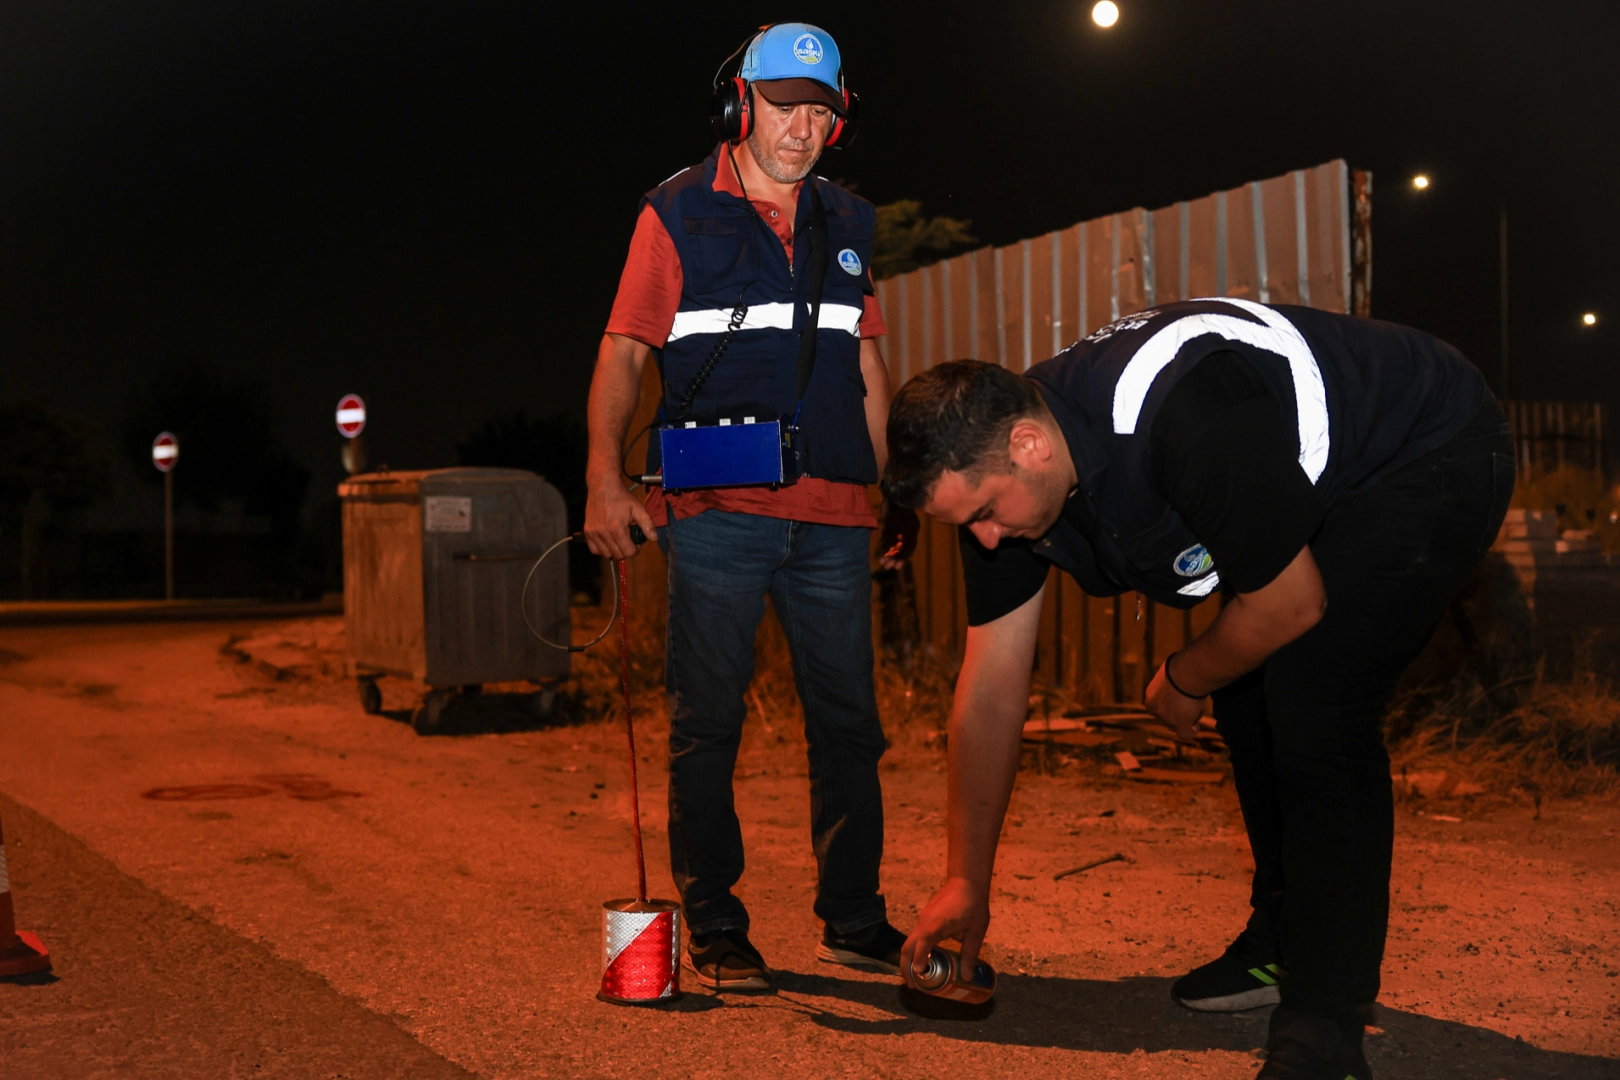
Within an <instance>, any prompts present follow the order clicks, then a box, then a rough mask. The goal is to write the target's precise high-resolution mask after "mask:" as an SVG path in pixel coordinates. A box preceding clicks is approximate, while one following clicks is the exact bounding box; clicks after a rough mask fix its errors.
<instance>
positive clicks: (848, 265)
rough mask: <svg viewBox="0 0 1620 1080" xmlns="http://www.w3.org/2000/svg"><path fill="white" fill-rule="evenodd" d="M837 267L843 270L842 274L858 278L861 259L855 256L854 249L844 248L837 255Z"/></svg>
mask: <svg viewBox="0 0 1620 1080" xmlns="http://www.w3.org/2000/svg"><path fill="white" fill-rule="evenodd" d="M838 265H839V266H841V267H843V268H844V273H846V274H849V275H852V276H855V277H859V276H860V273H861V257H860V256H859V255H857V254H855V249H854V248H845V249H844V250H843V251H840V252H839V253H838Z"/></svg>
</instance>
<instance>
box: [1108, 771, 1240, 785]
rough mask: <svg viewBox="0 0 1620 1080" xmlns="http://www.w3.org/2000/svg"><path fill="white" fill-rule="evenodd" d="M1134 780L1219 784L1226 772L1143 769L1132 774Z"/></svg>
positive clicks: (1164, 782) (1224, 777) (1162, 782)
mask: <svg viewBox="0 0 1620 1080" xmlns="http://www.w3.org/2000/svg"><path fill="white" fill-rule="evenodd" d="M1130 777H1131V779H1132V780H1144V781H1149V782H1157V783H1161V784H1218V783H1220V782H1221V781H1222V780H1225V779H1226V774H1225V773H1224V772H1201V771H1198V770H1194V769H1153V768H1147V769H1141V768H1139V769H1138V770H1137V771H1135V772H1133V773H1131V774H1130Z"/></svg>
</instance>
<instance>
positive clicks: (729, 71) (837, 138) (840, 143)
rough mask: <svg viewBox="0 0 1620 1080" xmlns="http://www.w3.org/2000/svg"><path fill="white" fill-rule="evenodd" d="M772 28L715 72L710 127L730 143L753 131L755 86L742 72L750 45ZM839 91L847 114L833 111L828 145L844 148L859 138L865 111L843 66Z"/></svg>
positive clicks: (761, 30)
mask: <svg viewBox="0 0 1620 1080" xmlns="http://www.w3.org/2000/svg"><path fill="white" fill-rule="evenodd" d="M772 25H774V24H772ZM770 28H771V27H770V26H763V27H761V28H760V30H759V33H758V34H753V35H750V36H749V38H748V39H747V40H746V41H744V42H743V43H742V44H741V45H740V46H738V47H737V51H736V52H734V53H732V54H731V55H730V56H728V57H727V58H726V61H725V63H723V64H721V65H720V70H719V71H717V72H715V73H714V97H713V98H712V99H711V100H710V102H709V126H710V127H712V128H713V129H714V133H715V135H716V136H717V137H718V138H721V139H724V140H725V141H726V142H729V143H739V142H742V141H743V140H744V139H746V138H748V136H749V135H751V134H753V131H754V88H753V87H752V86H751V85H749V82H748V80H747V79H744V78H743V77H742V75H741V74H740V72H741V71H742V63H743V56H744V55H745V54H746V53H747V52H748V46H750V45H752V44H753V43H754V40H755V39H756V38H758V37H759V35H760V34H763V33H764V32H765V31H766V30H769V29H770ZM838 91H839V93H840V94H842V95H843V98H844V113H843V115H842V116H839V115H838V114H837V113H834V114H833V126H832V130H831V131H830V132H828V133H827V142H826V145H827V146H829V147H833V148H836V149H839V150H842V149H843V148H844V147H846V146H848V145H849V144H850V143H852V142H854V141H855V128H856V121H857V120H858V119H859V118H860V112H861V98H860V95H859V94H856V93H853V92H852V91H851V90H850V88H849V87H848V86H846V85H845V84H844V72H843V69H842V68H840V69H839V71H838Z"/></svg>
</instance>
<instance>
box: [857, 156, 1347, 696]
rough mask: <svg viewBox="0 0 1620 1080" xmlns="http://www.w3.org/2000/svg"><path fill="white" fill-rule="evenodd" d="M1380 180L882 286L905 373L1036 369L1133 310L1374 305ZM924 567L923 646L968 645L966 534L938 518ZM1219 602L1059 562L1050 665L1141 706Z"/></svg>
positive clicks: (1338, 173) (1311, 185)
mask: <svg viewBox="0 0 1620 1080" xmlns="http://www.w3.org/2000/svg"><path fill="white" fill-rule="evenodd" d="M1369 187H1370V178H1369V177H1368V175H1367V174H1365V173H1360V172H1357V173H1354V174H1352V172H1351V170H1350V169H1349V168H1348V167H1347V166H1346V165H1345V163H1344V162H1343V161H1333V162H1329V163H1327V164H1325V165H1320V166H1317V167H1316V168H1313V169H1301V170H1298V171H1295V172H1291V173H1288V174H1287V175H1284V176H1279V177H1274V178H1272V179H1270V180H1258V181H1255V182H1253V183H1249V184H1245V185H1243V186H1242V187H1239V188H1235V189H1233V190H1231V191H1219V192H1216V193H1214V194H1212V195H1208V196H1205V197H1204V198H1202V199H1195V200H1191V201H1187V202H1179V203H1176V204H1174V205H1173V206H1166V207H1163V208H1161V209H1158V210H1144V209H1140V208H1138V209H1134V210H1127V211H1124V212H1121V213H1117V214H1111V215H1109V216H1107V217H1102V218H1097V219H1094V220H1092V221H1084V222H1081V223H1080V224H1078V225H1074V226H1071V227H1069V228H1067V229H1063V230H1060V231H1057V232H1052V233H1048V234H1046V235H1044V236H1038V237H1034V238H1031V239H1028V240H1023V241H1020V242H1018V243H1015V244H1010V245H1008V246H1006V247H1000V248H985V249H982V250H979V251H973V252H969V253H967V254H965V255H960V256H958V257H956V258H954V259H948V260H945V261H943V262H940V263H936V264H934V265H933V266H928V267H924V268H922V269H920V270H915V271H912V272H911V273H909V274H904V275H901V276H899V277H895V278H890V279H888V280H886V281H881V282H879V283H878V296H879V299H880V300H881V301H882V305H883V311H884V314H885V317H886V318H887V320H888V323H889V333H890V337H889V341H888V343H887V348H886V353H887V359H888V362H889V370H890V375H891V377H892V378H893V380H894V382H895V385H896V386H898V385H899V384H900V383H902V382H904V381H905V380H906V379H908V378H910V377H911V376H912V375H915V374H917V373H918V372H920V371H923V370H924V369H926V368H928V367H930V366H932V365H934V364H937V363H941V362H943V361H945V360H949V359H958V358H963V357H972V358H976V359H981V360H993V361H995V362H997V363H999V364H1001V365H1002V366H1004V367H1009V368H1012V369H1013V370H1016V371H1023V370H1025V369H1027V368H1028V367H1029V366H1030V365H1031V364H1034V363H1038V362H1039V361H1041V360H1044V359H1046V358H1047V357H1049V356H1051V355H1053V354H1054V353H1056V352H1058V351H1060V350H1061V349H1063V348H1065V347H1066V346H1068V345H1069V344H1071V343H1073V342H1074V341H1076V340H1078V339H1079V338H1081V337H1084V336H1085V335H1086V334H1088V333H1090V332H1091V331H1092V330H1095V329H1097V328H1098V327H1100V326H1103V325H1106V324H1107V323H1110V322H1113V321H1114V320H1116V319H1118V318H1120V317H1121V316H1124V315H1129V314H1131V313H1132V312H1136V311H1141V310H1143V309H1145V308H1148V307H1151V306H1153V305H1154V304H1157V303H1161V302H1164V301H1169V300H1181V299H1187V298H1191V297H1198V296H1240V297H1245V298H1248V299H1251V300H1258V301H1260V302H1261V303H1281V304H1307V305H1310V306H1312V307H1318V308H1324V309H1327V310H1330V311H1351V310H1365V308H1366V302H1367V290H1368V285H1369V284H1370V273H1369V259H1368V255H1369V253H1370V234H1369V231H1368V221H1367V206H1368V205H1369V204H1368V199H1367V195H1368V189H1369ZM912 572H913V575H914V580H915V589H914V595H915V597H916V607H917V625H918V628H919V630H920V636H921V639H922V641H923V642H924V643H925V644H926V645H931V646H933V647H934V648H936V649H939V650H948V651H949V652H950V653H951V654H956V655H959V654H960V651H961V649H962V647H963V644H964V641H965V635H966V629H967V621H966V608H965V605H964V603H963V597H962V583H961V566H960V563H959V557H958V554H957V551H956V533H955V530H954V529H952V528H948V527H945V526H941V525H939V524H937V523H934V522H931V521H925V525H924V529H923V536H922V541H921V543H920V545H919V548H918V552H917V555H916V558H915V561H914V564H913V571H912ZM903 591H904V592H913V590H909V589H908V590H903ZM1216 610H1217V608H1216V607H1215V604H1213V603H1206V604H1204V605H1202V606H1200V607H1199V608H1197V609H1195V610H1193V611H1191V612H1180V611H1175V610H1172V609H1160V608H1159V607H1158V605H1155V604H1153V603H1151V602H1149V601H1146V600H1145V599H1142V598H1139V597H1137V596H1136V594H1134V593H1127V594H1126V595H1124V596H1122V597H1119V598H1117V599H1097V598H1093V597H1087V596H1086V595H1085V594H1084V593H1082V592H1081V591H1080V589H1079V588H1078V587H1077V586H1076V585H1075V584H1074V582H1073V581H1072V580H1070V579H1068V578H1067V577H1065V576H1063V575H1060V574H1059V573H1057V572H1056V571H1055V570H1054V571H1053V573H1052V576H1051V578H1050V580H1049V581H1048V583H1047V596H1046V605H1045V611H1044V614H1043V616H1042V628H1041V649H1040V655H1039V661H1038V667H1039V674H1040V675H1041V676H1042V677H1043V679H1044V681H1046V682H1047V683H1048V685H1052V686H1059V687H1063V688H1064V689H1066V690H1068V691H1069V692H1071V693H1073V694H1075V695H1077V696H1079V697H1080V698H1082V699H1085V700H1101V701H1120V700H1129V699H1131V698H1134V697H1137V696H1138V695H1139V694H1140V692H1141V689H1142V687H1143V684H1144V681H1145V680H1146V679H1147V678H1148V677H1149V676H1151V674H1152V672H1153V671H1154V670H1155V668H1156V667H1157V663H1158V661H1160V660H1162V659H1163V658H1164V656H1165V655H1166V654H1167V653H1168V652H1170V651H1171V650H1173V649H1176V648H1179V647H1180V646H1181V645H1182V644H1183V643H1184V642H1186V641H1187V640H1188V638H1189V637H1191V636H1192V635H1193V634H1194V633H1196V632H1197V631H1199V630H1202V629H1203V627H1204V626H1205V625H1207V624H1208V623H1209V621H1210V620H1211V619H1213V618H1214V614H1215V611H1216Z"/></svg>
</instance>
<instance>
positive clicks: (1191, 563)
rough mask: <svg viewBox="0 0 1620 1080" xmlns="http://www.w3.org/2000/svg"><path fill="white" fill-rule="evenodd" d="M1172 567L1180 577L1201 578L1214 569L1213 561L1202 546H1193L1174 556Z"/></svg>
mask: <svg viewBox="0 0 1620 1080" xmlns="http://www.w3.org/2000/svg"><path fill="white" fill-rule="evenodd" d="M1174 567H1175V571H1176V573H1178V574H1180V575H1181V576H1182V577H1202V576H1204V575H1205V574H1207V573H1209V572H1210V570H1212V569H1214V567H1215V560H1214V559H1212V558H1210V555H1209V551H1208V549H1207V548H1205V547H1204V545H1203V544H1194V545H1193V546H1192V547H1190V548H1188V549H1187V550H1186V551H1183V552H1182V553H1181V554H1180V555H1177V556H1176V561H1175V564H1174Z"/></svg>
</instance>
